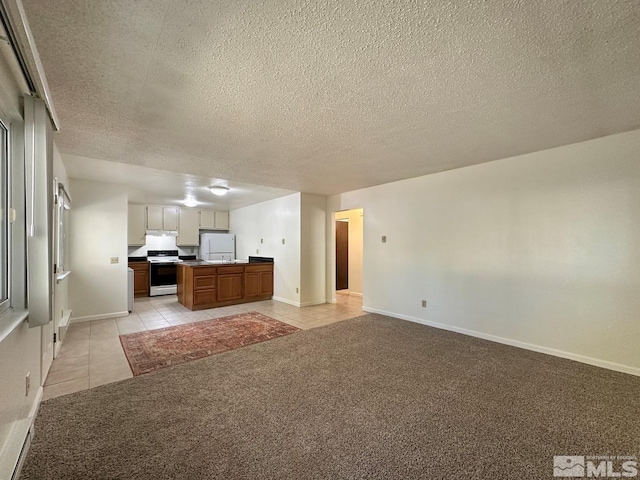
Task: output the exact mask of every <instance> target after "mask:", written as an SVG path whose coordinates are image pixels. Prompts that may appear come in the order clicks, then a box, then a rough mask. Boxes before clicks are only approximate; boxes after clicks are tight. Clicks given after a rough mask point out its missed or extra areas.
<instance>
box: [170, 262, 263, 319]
mask: <svg viewBox="0 0 640 480" xmlns="http://www.w3.org/2000/svg"><path fill="white" fill-rule="evenodd" d="M177 284H178V302H180V303H181V304H182V305H184V306H185V307H187V308H188V309H190V310H202V309H205V308H213V307H223V306H226V305H234V304H238V303H246V302H256V301H259V300H268V299H270V298H271V297H272V295H273V263H241V264H238V263H236V264H230V265H227V264H225V265H217V264H211V263H206V262H200V261H195V262H184V263H179V264H178V265H177Z"/></svg>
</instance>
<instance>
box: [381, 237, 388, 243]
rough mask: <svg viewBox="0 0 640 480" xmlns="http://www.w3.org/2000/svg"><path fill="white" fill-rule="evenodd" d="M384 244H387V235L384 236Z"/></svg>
mask: <svg viewBox="0 0 640 480" xmlns="http://www.w3.org/2000/svg"><path fill="white" fill-rule="evenodd" d="M382 243H387V236H386V235H382Z"/></svg>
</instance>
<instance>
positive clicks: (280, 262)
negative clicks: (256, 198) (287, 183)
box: [229, 193, 300, 305]
mask: <svg viewBox="0 0 640 480" xmlns="http://www.w3.org/2000/svg"><path fill="white" fill-rule="evenodd" d="M229 216H230V220H229V221H230V226H231V230H230V233H233V234H235V235H236V257H237V258H247V257H248V256H249V255H253V256H255V255H258V256H265V257H273V258H274V263H275V265H274V274H273V277H274V278H273V288H274V293H273V298H274V299H276V300H279V301H282V302H286V303H291V304H293V305H299V304H300V294H299V293H296V288H298V289H299V288H300V194H299V193H294V194H292V195H287V196H286V197H281V198H276V199H275V200H269V201H267V202H262V203H258V204H256V205H252V206H250V207H245V208H239V209H237V210H232V211H231V212H230V213H229ZM283 238H284V239H285V243H284V244H282V239H283ZM261 239H262V240H263V243H261V241H260V240H261Z"/></svg>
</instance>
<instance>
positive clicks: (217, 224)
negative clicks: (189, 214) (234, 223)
mask: <svg viewBox="0 0 640 480" xmlns="http://www.w3.org/2000/svg"><path fill="white" fill-rule="evenodd" d="M200 229H201V230H229V212H218V211H215V210H200Z"/></svg>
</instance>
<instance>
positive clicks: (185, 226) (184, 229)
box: [176, 208, 200, 246]
mask: <svg viewBox="0 0 640 480" xmlns="http://www.w3.org/2000/svg"><path fill="white" fill-rule="evenodd" d="M199 234H200V231H199V229H198V211H197V210H194V209H192V208H181V209H180V210H179V218H178V238H176V245H178V246H189V245H198V241H199V239H200V235H199Z"/></svg>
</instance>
